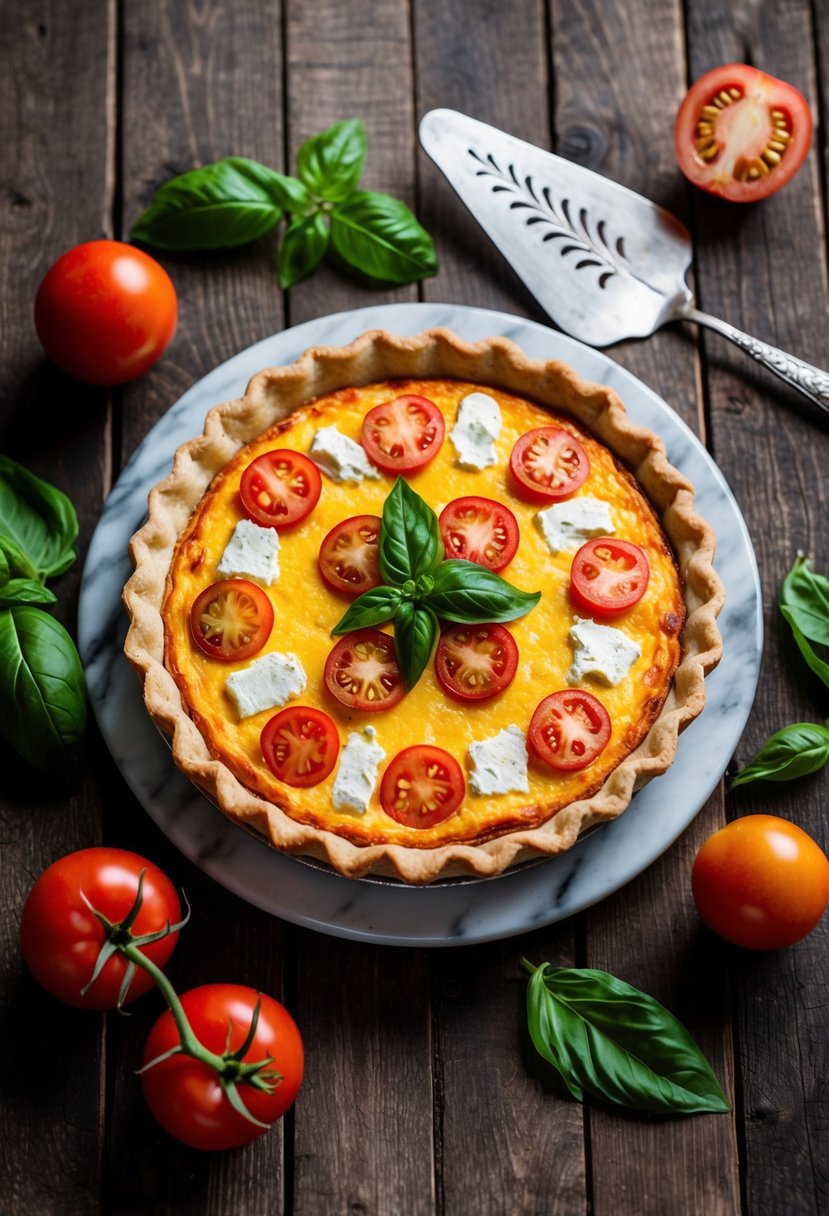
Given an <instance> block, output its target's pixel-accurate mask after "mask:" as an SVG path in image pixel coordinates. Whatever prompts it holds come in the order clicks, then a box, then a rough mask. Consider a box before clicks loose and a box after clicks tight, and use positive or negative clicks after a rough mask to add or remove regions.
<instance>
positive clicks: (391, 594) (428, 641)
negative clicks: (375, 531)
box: [331, 477, 541, 688]
mask: <svg viewBox="0 0 829 1216" xmlns="http://www.w3.org/2000/svg"><path fill="white" fill-rule="evenodd" d="M378 565H379V567H380V576H381V578H383V579H384V580H385V582H384V585H383V586H381V587H374V588H372V590H371V591H365V592H364V593H363V594H362V595H360V596H358V597H357V599H356V600H354V602H353V603H352V604H351V605H350V607H349V608H348V610H347V611H346V613H345V615H344V616H343V617H342V619H341V620H340V621H338V622H337V624H336V625H335V626H334V628H333V629H332V631H331V632H332V634H333V635H334V636H335V637H336V636H337V635H338V634H342V633H351V632H352V631H353V630H355V629H365V628H367V627H368V626H370V625H383V624H385V623H386V622H387V621H393V622H394V649H395V655H396V657H397V665H398V667H399V668H400V670H401V672H402V674H403V678H404V680H405V681H406V684H407V685H408V686H409V688H412V687H413V686H414V685H415V684H416V683H417V681H418V680H419V679H420V677H421V676H422V675H423V672H424V670H425V668H426V664H427V663H428V662H429V658H430V657H431V654H432V650H433V648H434V645H435V642H436V641H437V636H438V632H439V625H438V619H439V618H440V619H442V620H445V621H457V622H459V623H461V624H480V623H484V622H491V621H513V620H515V619H516V617H519V616H524V615H525V614H526V613H527V612H529V611H530V609H531V608H534V607H535V605H536V604H537V603H538V601H539V599H540V598H541V592H540V591H535V592H528V591H519V589H518V588H517V587H513V586H512V584H511V583H508V582H507V581H506V579H503V578H501V576H500V575H498V574H493V573H492V571H490V570H485V569H484V568H483V566H479V565H478V564H477V563H476V562H464V561H458V560H457V559H455V558H452V559H448V560H447V559H446V557H445V550H444V546H443V540H442V539H441V535H440V525H439V523H438V517H437V515H436V514H435V512H434V511H433V510H432V508H431V507H430V506H429V504H428V503H427V502H425V501H424V500H423V499H422V498H421V497H420V495H419V494H418V493H417V492H416V491H415V490H413V489H412V487H411V486H410V485H409V483H408V482H407V481H405V480H404V479H403V478H402V477H399V478H398V479H397V481H396V482H395V485H394V488H393V489H392V491H391V493H390V494H389V496H388V498H387V499H386V501H385V503H384V504H383V516H382V520H381V524H380V536H379V540H378Z"/></svg>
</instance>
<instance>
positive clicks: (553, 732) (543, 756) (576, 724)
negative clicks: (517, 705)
mask: <svg viewBox="0 0 829 1216" xmlns="http://www.w3.org/2000/svg"><path fill="white" fill-rule="evenodd" d="M611 729H612V728H611V724H610V715H609V714H608V712H607V710H606V709H605V707H604V706H603V705H602V703H601V701H600V700H599V699H598V698H597V697H594V696H593V694H592V693H590V692H585V691H584V690H583V689H581V688H565V689H563V690H562V691H561V692H554V693H551V694H550V696H549V697H545V698H544V700H543V701H541V702H540V704H539V705H538V706H537V707H536V710H535V712H534V714H533V716H532V718H531V719H530V728H529V731H528V732H527V742H528V744H529V746H530V749H531V750H532V751H533V753H534V754H535V755H536V756H537V757H538V759H539V760H543V761H544V763H545V764H549V765H550V767H551V768H556V769H561V770H564V771H567V772H575V771H577V770H578V769H582V768H587V766H588V764H592V763H593V761H594V760H595V759H596V758H597V757H598V756H600V755H601V753H602V752H603V751H604V749H605V748H606V747H607V745H608V743H609V742H610V734H611Z"/></svg>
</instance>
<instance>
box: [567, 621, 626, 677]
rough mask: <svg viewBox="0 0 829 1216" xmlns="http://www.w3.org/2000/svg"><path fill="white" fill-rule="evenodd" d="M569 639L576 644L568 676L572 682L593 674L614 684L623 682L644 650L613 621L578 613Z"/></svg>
mask: <svg viewBox="0 0 829 1216" xmlns="http://www.w3.org/2000/svg"><path fill="white" fill-rule="evenodd" d="M568 640H569V641H570V642H571V643H572V644H573V647H574V651H573V662H572V665H571V667H570V670H569V671H568V672H567V676H566V677H565V678H566V680H567V683H568V684H580V683H581V682H582V680H583V679H584V677H585V676H593V677H594V679H596V680H600V681H601V682H602V683H603V684H609V685H610V686H611V687H613V686H614V685H616V684H619V683H621V681H622V680H623V679H624V678H625V676H626V675H627V674H628V672H629V671H630V669H631V667H632V666H633V664H634V663H635V662H636V660H637V659H638V658H639V655H640V654H641V653H642V651H641V649H640V647H639V643H638V642H634V641H633V640H632V639H631V638H629V637H628V636H627V634H626V633H623V632H622V630H621V629H614V628H613V627H612V626H611V625H597V624H596V622H595V621H590V620H582V619H581V618H580V617H576V623H575V625H574V626H573V627H572V629H571V630H570V633H569V635H568Z"/></svg>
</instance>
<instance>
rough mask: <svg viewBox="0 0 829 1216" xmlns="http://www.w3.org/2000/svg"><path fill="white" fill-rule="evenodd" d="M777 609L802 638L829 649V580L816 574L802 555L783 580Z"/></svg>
mask: <svg viewBox="0 0 829 1216" xmlns="http://www.w3.org/2000/svg"><path fill="white" fill-rule="evenodd" d="M780 609H781V611H783V610H784V609H785V610H786V611H785V612H784V616H786V620H790V618H791V620H792V621H794V623H795V624H796V626H797V628H798V629H799V630H800V632H801V634H803V636H804V637H807V638H809V639H810V641H812V642H819V643H820V644H821V645H822V646H829V579H827V578H824V577H823V575H822V574H816V573H815V571H814V570H812V568H811V566H810V565H809V559H808V558H807V557H804V556H803V554H799V555H798V557H797V559H796V561H795V563H794V565H793V566H792V568H791V570H790V571H789V573H788V574H787V575H786V577H785V579H784V580H783V585H782V587H781V588H780Z"/></svg>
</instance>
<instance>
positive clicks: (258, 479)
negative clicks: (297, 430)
mask: <svg viewBox="0 0 829 1216" xmlns="http://www.w3.org/2000/svg"><path fill="white" fill-rule="evenodd" d="M321 492H322V477H321V476H320V471H319V469H318V468H317V466H316V465H315V464H314V462H313V460H311V459H310V458H309V457H308V456H305V455H303V453H302V452H292V451H290V450H289V449H288V448H279V449H277V450H275V451H273V452H264V453H263V454H262V455H261V456H257V457H256V459H255V460H252V461H251V462H250V464H249V465H248V467H247V468H246V469H245V471H244V473H243V474H242V479H241V481H240V483H239V497H240V498H241V500H242V508H243V510H244V512H245V514H246V515H247V517H248V518H249V519H252V520H253V522H254V523H257V524H259V525H261V527H263V528H287V527H289V526H290V525H291V524H296V523H299V521H300V520H301V519H305V516H306V515H310V514H311V512H312V511H313V509H314V507H315V506H316V505H317V502H318V501H319V496H320V494H321Z"/></svg>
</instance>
